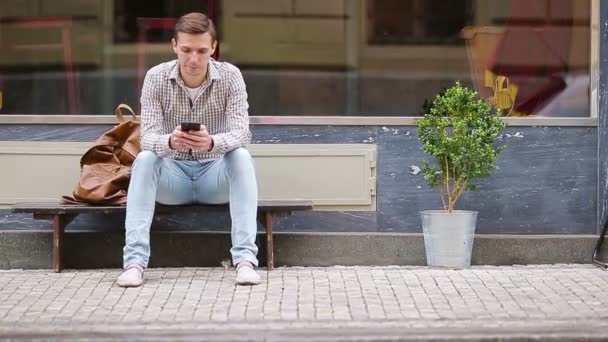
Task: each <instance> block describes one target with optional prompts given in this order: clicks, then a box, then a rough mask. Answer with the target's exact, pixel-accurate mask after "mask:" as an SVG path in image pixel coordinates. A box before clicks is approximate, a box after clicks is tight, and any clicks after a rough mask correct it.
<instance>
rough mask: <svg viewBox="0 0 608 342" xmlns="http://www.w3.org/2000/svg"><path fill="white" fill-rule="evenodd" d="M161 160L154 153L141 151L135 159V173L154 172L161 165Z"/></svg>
mask: <svg viewBox="0 0 608 342" xmlns="http://www.w3.org/2000/svg"><path fill="white" fill-rule="evenodd" d="M160 161H161V158H160V157H159V156H157V155H156V154H155V153H154V152H150V151H141V152H139V154H138V155H137V157H136V158H135V161H134V162H133V171H132V172H133V173H135V172H137V173H141V172H147V171H154V170H156V167H157V166H158V165H159V162H160Z"/></svg>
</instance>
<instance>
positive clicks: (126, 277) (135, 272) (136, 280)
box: [116, 267, 144, 287]
mask: <svg viewBox="0 0 608 342" xmlns="http://www.w3.org/2000/svg"><path fill="white" fill-rule="evenodd" d="M143 282H144V270H142V269H140V268H139V267H129V268H127V269H126V270H124V271H123V272H122V273H121V274H120V275H119V276H118V279H116V284H118V286H120V287H137V286H140V285H141V284H143Z"/></svg>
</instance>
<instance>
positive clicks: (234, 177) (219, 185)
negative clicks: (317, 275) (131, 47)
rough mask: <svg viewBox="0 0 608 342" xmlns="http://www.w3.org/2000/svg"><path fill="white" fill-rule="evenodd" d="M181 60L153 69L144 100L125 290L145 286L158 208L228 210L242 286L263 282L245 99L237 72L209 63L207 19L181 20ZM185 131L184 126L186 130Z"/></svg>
mask: <svg viewBox="0 0 608 342" xmlns="http://www.w3.org/2000/svg"><path fill="white" fill-rule="evenodd" d="M171 43H172V45H173V51H174V52H175V54H176V55H177V60H173V61H171V62H167V63H162V64H159V65H157V66H155V67H153V68H151V69H150V70H149V71H148V72H147V74H146V77H145V79H144V84H143V89H142V94H141V127H142V132H141V144H142V150H143V151H142V152H141V153H140V154H139V155H138V156H137V158H136V160H135V162H134V164H133V170H132V174H131V182H130V184H129V191H128V197H127V216H126V222H125V227H126V239H125V240H126V241H125V247H124V251H123V253H124V256H123V258H124V265H123V266H124V271H123V272H122V274H121V275H120V276H119V277H118V279H117V283H118V285H119V286H123V287H129V286H139V285H141V284H142V283H143V280H144V269H145V268H146V267H147V266H148V259H149V256H150V225H151V223H152V217H153V214H154V207H155V203H156V202H159V203H161V204H168V205H180V204H193V203H206V204H220V203H229V206H230V217H231V219H232V248H231V249H230V252H231V254H232V262H233V264H234V265H235V267H236V283H237V284H239V285H254V284H258V283H259V282H260V277H259V275H258V274H257V273H256V271H255V269H254V268H255V267H257V265H258V260H257V258H256V255H257V252H258V250H257V246H256V245H255V238H256V233H257V225H256V214H257V184H256V176H255V169H254V165H253V159H252V157H251V155H250V154H249V152H248V151H247V150H246V149H245V147H246V145H247V144H248V143H249V142H250V140H251V132H250V131H249V117H248V112H247V111H248V107H249V105H248V103H247V91H246V89H245V82H244V81H243V76H242V75H241V72H240V71H239V69H238V68H236V67H235V66H233V65H231V64H229V63H226V62H218V61H216V60H214V59H212V58H211V57H210V56H211V55H212V54H213V52H214V51H215V48H216V46H217V41H216V32H215V28H214V25H213V22H212V21H211V20H209V18H207V16H205V15H204V14H202V13H190V14H186V15H184V16H182V17H181V18H179V19H178V20H177V22H176V25H175V34H174V36H173V39H172V40H171ZM182 124H183V125H182Z"/></svg>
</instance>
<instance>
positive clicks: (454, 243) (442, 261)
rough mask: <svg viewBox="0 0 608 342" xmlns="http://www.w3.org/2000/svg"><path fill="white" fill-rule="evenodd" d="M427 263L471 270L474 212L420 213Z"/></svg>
mask: <svg viewBox="0 0 608 342" xmlns="http://www.w3.org/2000/svg"><path fill="white" fill-rule="evenodd" d="M420 217H421V219H422V232H423V234H424V250H425V252H426V263H427V265H428V266H431V267H443V268H454V269H462V268H469V267H471V252H472V251H473V238H474V236H475V224H476V221H477V212H476V211H466V210H453V211H452V212H451V213H449V212H448V211H447V210H424V211H421V212H420Z"/></svg>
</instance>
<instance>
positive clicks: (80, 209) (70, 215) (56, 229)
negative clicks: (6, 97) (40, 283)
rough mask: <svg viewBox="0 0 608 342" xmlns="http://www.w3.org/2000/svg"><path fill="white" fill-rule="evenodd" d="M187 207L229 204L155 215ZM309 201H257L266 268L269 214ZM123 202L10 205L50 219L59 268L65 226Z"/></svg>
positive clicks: (161, 209) (306, 206)
mask: <svg viewBox="0 0 608 342" xmlns="http://www.w3.org/2000/svg"><path fill="white" fill-rule="evenodd" d="M188 208H192V209H194V208H195V209H196V210H205V211H228V205H227V204H223V205H192V206H166V205H160V204H159V205H157V206H156V210H155V212H154V214H155V215H157V216H158V215H169V214H171V213H174V212H176V211H177V210H188ZM312 209H313V204H312V202H311V201H302V200H296V201H259V202H258V222H260V223H261V224H262V226H264V228H266V260H267V266H268V270H271V269H273V268H274V254H273V241H272V218H273V217H285V216H289V215H291V213H292V212H294V211H303V210H312ZM125 210H126V208H125V207H124V206H91V205H72V204H68V205H64V204H59V203H49V202H27V203H25V202H24V203H17V204H15V205H14V206H13V207H12V212H14V213H30V214H33V217H34V219H37V220H51V221H53V270H54V271H55V272H61V270H62V269H63V260H62V251H63V234H64V232H65V227H66V226H67V225H68V224H70V222H72V220H74V218H76V216H78V215H80V214H115V213H124V212H125Z"/></svg>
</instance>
